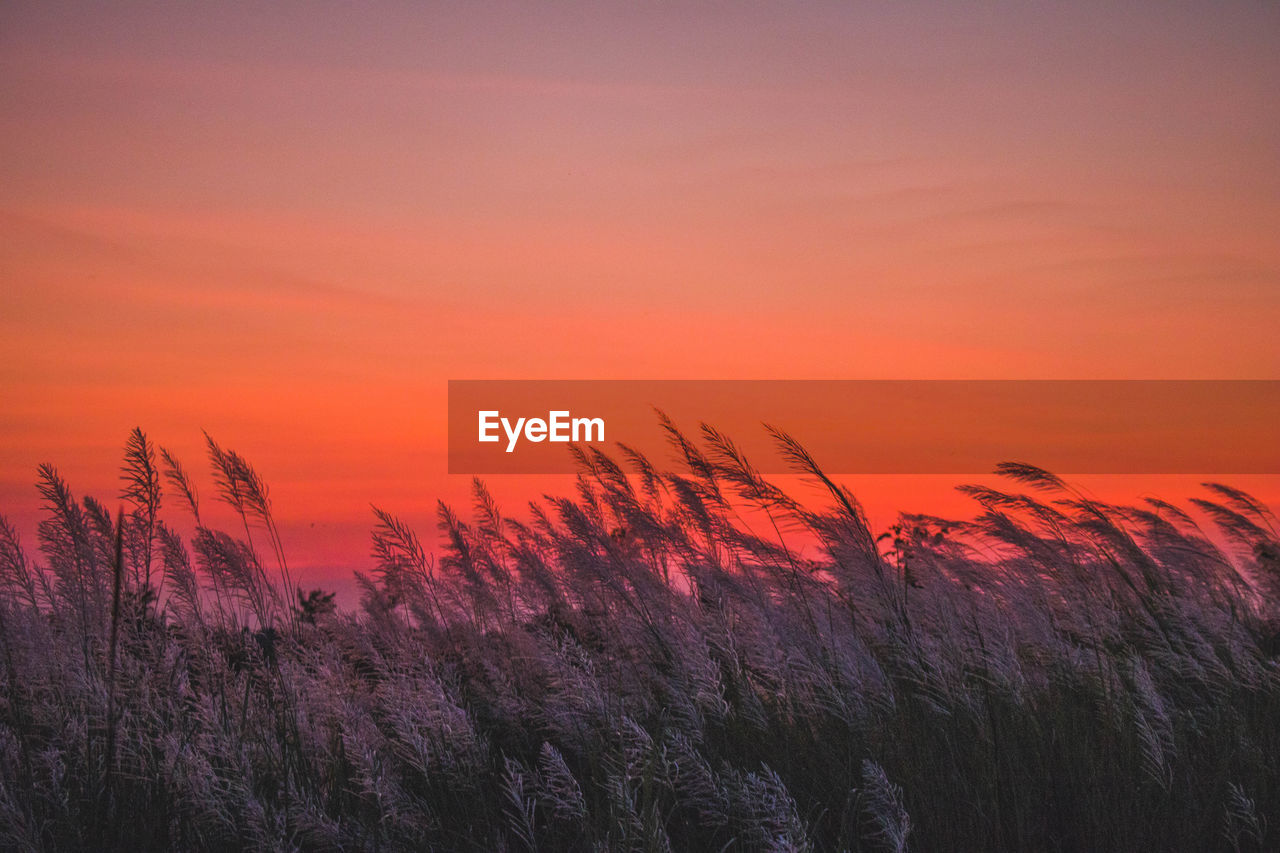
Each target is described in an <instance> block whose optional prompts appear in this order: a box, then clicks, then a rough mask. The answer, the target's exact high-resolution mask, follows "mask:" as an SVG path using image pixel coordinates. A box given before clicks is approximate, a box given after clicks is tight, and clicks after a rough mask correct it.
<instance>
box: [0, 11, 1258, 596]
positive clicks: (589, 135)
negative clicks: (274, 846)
mask: <svg viewBox="0 0 1280 853" xmlns="http://www.w3.org/2000/svg"><path fill="white" fill-rule="evenodd" d="M356 9H357V7H355V6H353V5H351V4H337V3H307V4H292V3H281V4H271V5H267V4H261V5H253V4H238V3H225V4H204V5H201V6H193V5H187V4H183V5H176V4H175V5H174V6H172V7H165V8H160V7H151V6H144V5H137V4H112V5H110V6H106V5H100V4H89V3H82V4H78V3H48V2H46V3H27V2H8V3H5V4H4V5H3V6H2V7H0V118H2V120H3V128H4V129H3V131H2V132H0V276H2V277H3V278H2V281H3V285H2V289H0V511H2V512H4V513H5V514H7V515H10V516H11V517H14V518H17V519H19V520H22V521H23V522H24V523H27V522H29V521H30V519H31V518H33V516H32V509H33V507H34V504H35V501H36V495H35V490H34V488H32V485H31V483H32V480H33V475H34V470H35V466H36V465H37V464H38V463H40V462H43V461H52V462H54V463H55V464H57V465H58V466H59V467H60V469H61V470H62V471H63V473H64V475H66V476H67V477H68V479H70V480H71V482H72V485H73V486H74V487H75V488H77V489H78V490H80V491H88V492H91V493H95V494H98V495H100V496H103V497H107V496H109V495H110V493H111V492H112V491H113V490H114V489H115V488H116V484H115V481H114V476H115V474H114V471H115V466H116V465H117V464H118V463H117V460H118V458H119V455H120V447H121V446H122V444H123V442H124V439H125V437H126V435H127V432H128V430H129V429H130V428H131V427H132V426H134V425H135V424H137V425H141V426H142V427H143V428H144V429H146V430H147V431H148V433H149V434H150V435H151V436H152V437H153V438H154V439H156V440H157V441H159V442H160V443H162V444H165V445H166V446H169V447H170V448H171V449H173V450H175V451H177V452H179V454H180V455H181V456H183V457H184V458H185V459H186V461H187V464H188V465H189V466H191V467H198V468H200V469H201V470H203V454H202V451H201V447H200V440H201V437H200V430H201V429H207V430H208V431H209V432H210V433H211V434H213V435H214V436H215V437H216V438H217V439H218V440H219V441H220V442H222V443H224V444H225V445H227V446H229V447H232V448H234V449H236V450H238V451H240V452H241V453H242V454H244V455H245V456H246V457H248V458H249V459H250V460H251V461H253V462H254V463H255V464H256V465H257V466H258V467H259V469H260V470H261V472H262V473H263V475H264V476H266V478H267V479H268V481H269V482H270V483H271V484H272V487H273V495H274V498H275V501H276V505H277V511H278V513H279V514H280V515H281V517H282V519H283V520H284V522H285V529H286V543H287V544H288V545H289V546H290V547H291V548H292V549H293V550H294V552H295V553H296V554H299V555H300V557H299V562H301V563H302V564H304V565H308V566H311V567H312V569H313V573H314V576H316V577H322V578H323V577H328V576H330V575H332V574H333V573H334V572H338V573H340V574H345V572H346V568H348V567H350V566H353V565H355V566H359V565H363V564H364V563H365V561H366V557H365V553H366V551H367V544H366V536H365V531H366V530H367V528H368V526H369V524H368V522H369V518H370V516H369V513H368V504H369V503H370V502H376V503H378V504H379V505H382V506H385V507H386V508H388V509H390V510H392V511H394V512H398V513H402V514H404V515H405V516H406V517H408V518H410V519H411V520H414V521H415V522H416V523H417V526H418V527H419V528H420V529H421V530H423V531H424V532H426V531H427V530H429V529H430V521H429V516H428V512H429V508H430V507H431V506H432V504H433V503H434V500H435V498H436V497H441V496H443V497H445V498H447V499H450V500H455V501H456V500H460V499H462V496H463V495H464V494H465V486H466V480H465V478H456V477H455V478H450V477H449V476H448V475H447V474H446V473H445V470H446V465H445V448H444V443H443V436H444V429H445V388H446V385H445V383H446V381H447V380H448V379H449V378H1005V377H1009V378H1265V379H1271V378H1280V345H1278V344H1277V342H1276V341H1277V337H1278V336H1277V333H1276V329H1277V328H1280V322H1278V321H1280V239H1277V238H1276V235H1277V234H1280V166H1277V164H1278V163H1280V99H1277V98H1276V97H1275V92H1277V91H1280V51H1277V50H1276V49H1275V46H1276V44H1278V43H1280V7H1278V6H1276V5H1275V4H1267V3H1199V4H1189V3H1184V4H1165V3H1151V4H1145V5H1144V4H1124V5H1123V8H1117V7H1116V6H1115V4H1099V5H1092V4H1085V3H1073V4H1058V5H1055V6H1053V7H1049V6H1046V5H1043V4H1036V5H1035V6H1034V7H1032V6H1029V5H1027V4H1009V5H1007V6H1004V7H998V6H992V5H983V6H981V7H979V6H968V5H966V6H960V5H949V6H942V5H939V4H932V3H929V4H925V3H921V4H911V3H885V4H875V3H855V4H848V3H839V4H836V3H830V4H826V3H808V4H804V6H803V9H784V8H783V7H781V6H776V7H774V6H768V5H765V4H758V5H750V6H747V5H745V4H737V5H732V6H730V5H727V4H663V5H658V4H634V3H632V4H616V5H613V4H599V3H584V4H545V5H543V4H539V5H538V7H537V8H535V7H534V6H533V5H532V4H417V3H401V4H378V5H376V6H373V7H372V8H371V10H369V11H366V10H365V9H366V7H364V6H361V7H359V11H358V12H357V10H356ZM994 461H996V460H993V462H994ZM850 479H851V480H852V481H853V482H854V483H855V485H860V486H861V488H862V491H863V492H864V494H865V495H866V497H867V500H868V503H869V504H870V505H871V506H872V507H873V508H874V509H877V511H878V512H881V513H882V514H883V516H884V517H886V518H887V517H888V514H889V513H890V511H891V508H893V507H896V506H897V505H899V504H904V503H906V504H912V506H911V508H916V506H915V505H914V504H913V502H914V501H917V500H918V501H920V502H922V503H923V504H925V506H924V507H923V508H925V509H930V510H943V511H946V510H954V511H957V512H958V511H961V510H962V508H963V507H964V504H963V503H962V502H961V501H959V500H957V499H952V498H949V497H947V496H946V489H947V488H948V487H949V485H950V481H948V482H945V483H941V482H935V481H931V480H927V479H920V478H915V479H912V480H904V479H896V480H895V479H885V478H850ZM1236 481H1237V482H1238V481H1239V478H1237V480H1236ZM1189 482H1190V481H1186V480H1185V478H1184V480H1179V481H1177V482H1173V481H1170V482H1157V481H1154V480H1153V481H1148V482H1144V483H1142V484H1138V486H1140V487H1141V488H1156V489H1159V490H1165V489H1169V490H1173V493H1172V494H1168V495H1167V496H1170V497H1179V496H1181V495H1183V494H1185V493H1186V489H1185V488H1184V486H1187V485H1188V483H1189ZM1242 484H1243V485H1247V486H1251V487H1253V488H1255V489H1257V490H1259V491H1261V492H1264V493H1267V494H1268V495H1269V496H1270V497H1271V499H1272V500H1275V496H1276V495H1277V494H1280V484H1277V482H1276V478H1253V480H1252V481H1250V482H1248V483H1242ZM492 485H493V488H494V491H495V492H496V493H497V494H498V496H499V497H500V498H503V499H505V501H509V502H510V503H512V504H517V503H519V502H520V501H522V500H523V499H524V498H526V497H527V496H529V495H530V494H532V493H536V492H537V491H539V490H540V489H543V488H553V487H555V481H550V480H545V479H544V480H538V479H537V478H531V479H530V478H523V479H510V480H507V479H503V480H500V481H497V482H495V483H493V484H492ZM1112 485H1113V486H1114V485H1115V484H1112ZM1122 485H1123V486H1124V487H1125V488H1129V487H1130V486H1133V485H1134V484H1130V483H1124V484H1122ZM1132 490H1133V489H1132V488H1129V491H1132ZM1122 496H1124V495H1120V494H1118V495H1115V497H1122ZM313 523H314V524H315V525H316V527H315V528H314V529H313V528H311V526H310V525H311V524H313ZM28 544H33V542H32V540H31V539H30V538H29V539H28Z"/></svg>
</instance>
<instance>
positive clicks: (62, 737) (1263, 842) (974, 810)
mask: <svg viewBox="0 0 1280 853" xmlns="http://www.w3.org/2000/svg"><path fill="white" fill-rule="evenodd" d="M663 428H664V429H666V431H667V432H668V434H669V436H670V439H671V443H672V446H673V447H674V449H675V453H676V458H678V460H679V463H678V464H676V465H674V466H672V470H667V469H666V468H665V467H658V466H657V465H656V464H655V463H654V462H652V461H650V460H648V459H645V458H642V457H640V456H639V455H638V454H635V453H633V452H630V451H629V450H627V449H626V448H620V450H619V451H618V454H617V457H616V458H610V457H608V456H606V455H603V454H601V453H598V452H595V451H589V452H581V453H579V459H578V461H579V464H580V471H581V474H580V476H579V479H578V482H577V492H576V495H575V496H573V497H549V498H547V499H546V500H545V501H543V502H542V503H539V504H537V505H531V506H530V507H528V508H527V509H522V510H521V512H520V514H519V517H520V519H521V520H517V519H515V518H505V517H503V515H502V514H501V513H500V511H499V508H498V507H497V505H496V504H495V502H494V500H493V499H492V498H491V497H490V495H489V494H488V493H487V492H486V490H485V489H484V487H483V486H482V485H481V484H480V483H477V484H476V487H475V505H474V507H473V508H472V509H471V511H470V512H468V513H466V514H465V516H466V517H465V518H464V517H461V516H459V515H458V514H455V512H454V511H453V510H452V509H450V508H448V507H445V506H443V505H442V506H440V508H439V513H438V531H431V533H430V535H429V536H425V537H424V538H423V539H420V538H419V537H420V533H419V532H417V531H414V530H412V529H410V527H409V526H407V525H406V524H405V523H403V522H402V521H401V520H399V519H398V518H396V517H395V516H393V515H391V514H389V513H387V512H383V511H381V510H378V511H376V518H375V526H374V528H373V534H372V540H373V553H374V556H375V558H376V568H375V569H374V570H373V571H371V572H370V573H369V574H368V575H358V576H357V581H358V583H359V586H360V589H361V590H362V601H361V604H360V607H359V608H358V609H356V610H355V611H354V612H343V611H342V610H340V609H338V608H335V606H334V602H333V598H332V596H331V595H328V594H326V593H324V592H322V591H319V590H306V591H304V590H302V589H300V588H299V587H298V586H297V584H296V583H295V581H294V579H293V578H291V576H290V571H289V568H288V563H287V555H286V553H285V549H284V547H283V545H282V542H281V537H280V535H279V533H278V531H277V529H276V525H275V523H274V521H273V518H272V512H271V503H270V500H269V496H268V492H267V488H266V486H265V485H264V483H263V482H262V480H261V479H260V478H259V477H258V475H257V474H256V473H255V471H254V470H253V468H252V467H251V466H250V465H249V464H248V463H247V462H246V461H245V460H244V459H243V458H242V457H241V456H239V455H238V454H236V453H234V452H232V451H230V450H227V449H224V448H222V447H220V446H219V445H218V444H216V443H215V442H213V441H212V440H209V442H208V450H209V457H210V461H211V463H212V471H213V479H212V488H211V489H210V487H209V486H208V485H206V487H205V490H204V492H203V493H201V492H198V491H197V486H196V484H195V482H194V480H193V477H192V476H191V475H190V474H189V473H188V470H187V469H185V468H184V467H183V466H182V465H181V464H180V462H179V460H177V459H175V458H173V456H172V455H171V454H169V453H168V452H166V451H165V450H163V449H162V448H159V447H157V446H155V445H153V444H152V443H151V441H149V440H148V439H147V437H146V436H145V435H144V434H143V433H142V432H141V431H134V433H133V434H132V435H131V436H130V437H129V439H128V442H127V444H126V447H125V455H124V464H123V467H122V476H123V489H122V492H121V494H120V495H119V496H115V495H112V496H110V500H109V503H110V504H111V505H114V504H115V503H116V502H117V500H119V502H120V504H121V506H122V509H121V511H120V512H119V513H118V514H116V515H115V517H113V513H112V512H111V510H110V508H109V506H108V502H105V501H103V500H97V499H94V498H89V497H86V498H84V499H82V500H80V499H77V498H76V497H75V496H74V495H73V493H72V492H71V490H70V489H69V488H68V486H67V484H66V483H65V482H64V481H63V480H62V479H61V478H60V476H59V474H58V473H57V471H56V470H55V469H54V468H52V467H49V466H44V467H42V468H41V469H40V471H39V482H38V486H39V490H40V495H41V497H42V500H43V509H44V515H43V520H42V521H41V522H40V525H39V532H38V540H39V541H38V543H37V547H36V548H35V549H34V550H33V551H28V550H24V547H23V545H22V544H21V543H20V542H19V538H18V536H17V534H16V533H15V530H14V528H13V526H12V525H11V524H9V523H8V522H6V521H3V520H2V519H0V590H2V591H0V848H2V849H6V850H158V849H174V850H241V849H262V850H370V851H374V850H378V851H393V850H459V851H468V850H484V851H492V850H544V851H545V850H646V851H661V850H713V851H714V850H833V851H836V850H850V851H902V850H921V851H925V850H936V851H952V850H993V851H1006V850H1007V851H1015V850H1017V851H1103V850H1124V851H1144V850H1150V851H1183V850H1185V851H1208V850H1224V851H1226V850H1230V851H1243V850H1267V849H1270V850H1275V849H1280V826H1278V825H1277V824H1280V668H1278V657H1277V656H1278V655H1280V541H1278V536H1277V522H1276V519H1275V518H1274V516H1273V515H1272V513H1271V512H1270V511H1269V510H1268V508H1267V507H1265V506H1263V505H1261V504H1260V503H1259V502H1258V501H1256V500H1254V499H1253V498H1251V497H1250V496H1249V495H1246V494H1244V493H1242V492H1240V491H1237V490H1235V489H1233V488H1231V487H1229V486H1225V485H1219V484H1208V485H1207V486H1206V490H1205V492H1204V493H1203V496H1202V497H1199V498H1195V499H1193V500H1192V501H1191V502H1190V503H1189V504H1188V505H1187V506H1185V507H1180V506H1175V505H1173V504H1170V503H1166V502H1163V501H1159V500H1153V499H1148V500H1146V501H1144V502H1142V503H1141V504H1140V505H1136V506H1118V505H1112V504H1107V503H1103V502H1100V501H1098V500H1095V499H1091V498H1090V497H1088V496H1087V495H1086V494H1084V493H1082V492H1081V491H1079V490H1077V489H1075V488H1073V487H1072V486H1071V485H1070V484H1068V483H1064V482H1062V481H1061V480H1059V479H1058V478H1056V477H1055V476H1053V475H1052V474H1050V473H1048V472H1045V471H1042V470H1039V469H1037V468H1033V467H1030V466H1027V465H1014V464H1009V465H1003V466H1001V467H1000V469H999V473H1000V474H1002V475H1003V476H1004V480H1005V481H1006V482H1007V484H1008V485H1007V490H996V489H992V488H987V487H973V488H969V489H968V493H969V494H970V495H971V496H972V498H973V499H974V501H976V504H975V507H976V514H975V517H974V518H973V519H972V520H968V521H951V520H945V519H941V518H935V517H929V516H922V515H903V516H901V517H900V519H899V522H898V523H897V524H895V525H893V527H892V528H891V529H889V530H887V531H884V532H879V533H877V531H873V530H871V529H870V528H869V526H868V523H867V521H866V518H865V516H864V514H863V512H862V510H861V508H860V507H859V504H858V502H857V501H856V500H855V498H854V496H853V495H852V494H850V493H849V491H848V490H846V489H845V488H842V487H841V486H839V485H838V484H836V483H835V482H833V481H832V480H831V479H830V478H828V477H827V476H826V475H825V474H824V473H823V472H822V471H821V469H820V468H819V467H818V465H817V464H816V463H815V461H814V460H813V459H811V458H810V457H809V455H808V454H807V453H806V451H805V450H804V448H803V447H801V446H800V445H799V444H797V443H796V442H795V441H793V440H791V439H790V438H788V437H787V436H785V435H783V434H776V435H775V438H776V439H777V444H778V448H779V450H780V452H781V453H782V454H784V455H785V456H786V458H787V459H788V460H789V462H790V463H791V464H792V465H793V466H794V468H795V470H796V472H797V473H799V474H802V475H804V477H806V478H808V479H809V480H811V481H812V484H813V486H814V487H815V488H816V491H814V492H813V493H812V494H806V496H805V498H804V499H803V500H801V499H799V498H797V497H795V496H793V495H790V494H787V493H784V492H783V491H782V490H781V489H779V488H778V487H776V486H775V485H773V484H771V483H770V482H769V481H767V480H766V478H764V477H763V476H761V475H760V474H759V473H757V471H756V470H755V469H754V468H753V467H752V466H751V465H750V464H749V463H748V462H747V460H745V459H744V458H743V457H742V455H741V453H740V452H739V451H738V449H737V448H736V447H735V445H734V444H733V443H732V442H731V441H730V440H729V439H728V438H726V437H725V436H723V435H721V434H719V433H717V432H716V431H715V430H713V429H710V428H705V427H704V428H703V429H702V430H701V431H700V432H698V433H696V434H691V435H685V434H682V433H681V432H679V431H678V430H677V429H676V427H675V426H674V425H672V424H671V423H669V422H667V421H665V419H664V420H663ZM815 495H821V497H820V498H816V497H814V496H815ZM202 497H203V499H204V500H205V501H209V500H211V499H212V500H216V501H221V502H224V503H225V504H228V505H229V506H230V507H231V508H232V509H233V510H234V513H235V515H234V517H235V518H236V519H237V521H238V522H239V523H238V524H237V525H236V527H235V529H233V530H229V531H220V530H214V529H211V528H210V527H208V526H206V523H205V520H204V519H205V515H202V513H206V512H207V510H208V507H207V506H205V504H203V503H201V498H202ZM177 529H182V530H192V531H194V533H193V534H192V535H190V536H183V535H180V534H179V533H178V532H176V530H177Z"/></svg>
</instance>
